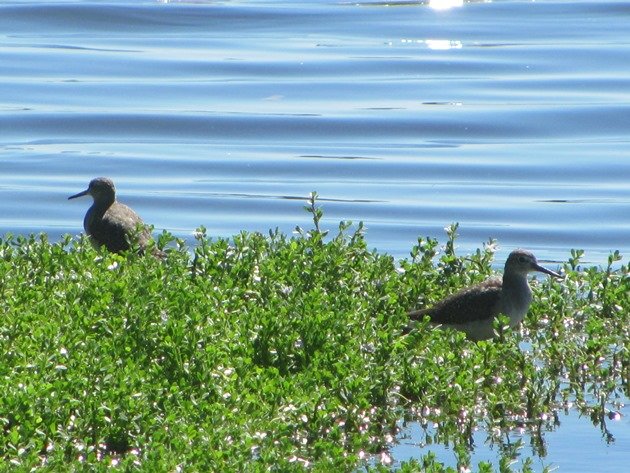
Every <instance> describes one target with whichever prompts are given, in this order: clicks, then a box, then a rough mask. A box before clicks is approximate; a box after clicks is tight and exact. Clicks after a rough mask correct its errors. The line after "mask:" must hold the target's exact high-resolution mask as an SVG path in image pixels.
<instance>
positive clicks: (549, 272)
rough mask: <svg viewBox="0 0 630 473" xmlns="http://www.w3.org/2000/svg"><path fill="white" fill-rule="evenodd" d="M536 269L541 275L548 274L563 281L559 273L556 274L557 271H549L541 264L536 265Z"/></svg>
mask: <svg viewBox="0 0 630 473" xmlns="http://www.w3.org/2000/svg"><path fill="white" fill-rule="evenodd" d="M534 269H536V271H539V272H541V273H545V274H548V275H549V276H553V277H554V278H560V279H562V276H561V275H560V274H558V273H556V272H555V271H552V270H550V269H547V268H545V267H543V266H541V265H539V264H534Z"/></svg>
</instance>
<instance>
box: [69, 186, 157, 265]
mask: <svg viewBox="0 0 630 473" xmlns="http://www.w3.org/2000/svg"><path fill="white" fill-rule="evenodd" d="M84 195H91V196H92V199H94V203H93V204H92V206H91V207H90V208H89V209H88V211H87V213H86V214H85V218H84V219H83V228H84V229H85V232H86V233H87V234H88V235H89V236H90V239H91V240H92V242H93V243H94V244H95V245H98V246H101V245H102V246H105V247H106V248H107V249H108V250H109V251H113V252H115V253H120V252H122V251H126V250H128V249H129V248H130V246H131V245H130V243H131V242H133V243H137V245H138V248H139V249H140V251H144V249H145V247H146V246H147V243H148V241H149V240H150V239H151V233H150V231H149V229H148V228H147V226H146V225H145V224H144V222H143V221H142V219H141V218H140V217H139V216H138V214H137V213H135V212H134V211H133V210H131V209H130V208H129V207H127V206H126V205H125V204H121V203H120V202H117V201H116V188H115V187H114V183H113V181H112V180H111V179H108V178H106V177H97V178H96V179H92V181H90V185H89V186H88V188H87V189H86V190H84V191H83V192H79V193H78V194H75V195H72V196H70V197H68V199H76V198H77V197H82V196H84Z"/></svg>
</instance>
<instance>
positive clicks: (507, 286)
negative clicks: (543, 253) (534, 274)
mask: <svg viewBox="0 0 630 473" xmlns="http://www.w3.org/2000/svg"><path fill="white" fill-rule="evenodd" d="M503 292H504V293H505V295H506V296H507V299H508V300H510V301H512V305H514V306H515V307H518V308H523V307H524V308H525V310H527V309H526V308H527V307H528V306H529V304H530V302H531V301H532V290H531V289H530V287H529V284H528V283H527V275H526V274H521V273H517V274H514V273H505V274H504V275H503Z"/></svg>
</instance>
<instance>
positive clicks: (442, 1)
mask: <svg viewBox="0 0 630 473" xmlns="http://www.w3.org/2000/svg"><path fill="white" fill-rule="evenodd" d="M463 5H464V0H429V7H431V8H433V9H434V10H448V9H449V8H454V7H461V6H463Z"/></svg>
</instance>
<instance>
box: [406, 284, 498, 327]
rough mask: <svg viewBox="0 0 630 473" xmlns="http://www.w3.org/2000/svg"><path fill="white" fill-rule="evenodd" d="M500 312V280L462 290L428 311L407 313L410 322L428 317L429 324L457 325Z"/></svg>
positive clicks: (489, 316)
mask: <svg viewBox="0 0 630 473" xmlns="http://www.w3.org/2000/svg"><path fill="white" fill-rule="evenodd" d="M500 311H501V280H500V279H490V280H488V281H485V282H483V283H481V284H478V285H476V286H472V287H469V288H466V289H463V290H461V291H459V292H457V293H455V294H453V295H451V296H449V297H447V298H446V299H443V300H441V301H440V302H438V303H437V304H436V305H435V306H433V307H431V308H429V309H421V310H416V311H413V312H410V313H409V317H410V318H411V319H412V320H422V319H423V318H424V316H425V315H428V316H429V318H430V319H431V322H434V323H438V324H458V323H465V322H472V321H475V320H483V319H487V318H491V317H496V316H497V315H498V314H499V312H500Z"/></svg>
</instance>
